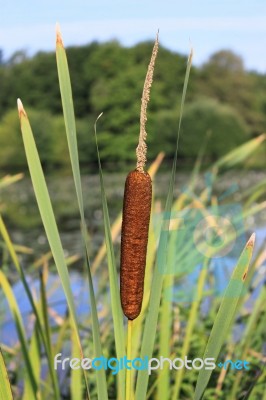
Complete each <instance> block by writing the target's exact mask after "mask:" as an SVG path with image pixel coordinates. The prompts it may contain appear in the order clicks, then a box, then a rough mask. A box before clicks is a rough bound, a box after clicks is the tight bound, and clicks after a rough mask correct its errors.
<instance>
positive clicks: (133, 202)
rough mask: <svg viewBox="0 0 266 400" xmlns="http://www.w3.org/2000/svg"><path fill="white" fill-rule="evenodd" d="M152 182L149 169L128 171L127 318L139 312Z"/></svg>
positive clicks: (123, 291)
mask: <svg viewBox="0 0 266 400" xmlns="http://www.w3.org/2000/svg"><path fill="white" fill-rule="evenodd" d="M151 200H152V184H151V178H150V175H149V174H148V173H147V172H139V171H137V170H135V171H132V172H130V173H129V174H128V176H127V179H126V183H125V193H124V205H123V219H122V232H121V271H120V295H121V303H122V308H123V312H124V314H125V315H126V317H127V318H128V319H131V320H133V319H135V318H137V316H138V315H139V314H140V311H141V305H142V298H143V287H144V274H145V265H146V253H147V244H148V233H149V223H150V213H151Z"/></svg>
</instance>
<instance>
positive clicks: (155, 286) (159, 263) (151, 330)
mask: <svg viewBox="0 0 266 400" xmlns="http://www.w3.org/2000/svg"><path fill="white" fill-rule="evenodd" d="M192 55H193V53H192V51H191V53H190V56H189V59H188V64H187V69H186V75H185V80H184V87H183V93H182V99H181V109H180V119H179V125H178V131H177V143H176V150H175V157H174V161H173V167H172V173H171V179H170V185H169V190H168V195H167V200H166V206H165V212H164V218H163V219H164V221H163V222H162V228H163V229H161V234H160V239H159V246H158V252H157V260H156V266H155V271H154V276H153V280H152V288H151V294H150V301H149V307H148V312H147V316H146V321H145V326H144V333H143V340H142V346H141V358H143V357H145V356H148V358H149V359H150V358H151V357H152V352H153V348H154V343H155V336H156V326H157V321H158V314H159V308H160V300H161V293H162V286H163V280H164V275H163V273H162V271H161V269H163V268H164V266H165V265H166V260H167V245H168V233H169V223H170V218H169V217H170V216H171V205H172V201H173V191H174V183H175V174H176V165H177V153H178V145H179V136H180V130H181V121H182V115H183V109H184V103H185V97H186V92H187V86H188V79H189V73H190V69H191V64H192ZM148 380H149V376H148V373H147V371H146V370H143V371H139V372H138V378H137V386H136V398H137V399H138V400H144V399H145V397H146V393H147V388H148Z"/></svg>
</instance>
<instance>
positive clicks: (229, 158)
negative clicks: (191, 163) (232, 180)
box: [213, 133, 266, 169]
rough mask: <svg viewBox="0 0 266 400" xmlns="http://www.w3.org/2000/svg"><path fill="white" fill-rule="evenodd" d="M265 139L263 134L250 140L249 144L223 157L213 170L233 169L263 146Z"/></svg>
mask: <svg viewBox="0 0 266 400" xmlns="http://www.w3.org/2000/svg"><path fill="white" fill-rule="evenodd" d="M265 139H266V134H265V133H263V134H262V135H260V136H258V137H256V138H255V139H251V140H249V141H248V142H247V143H244V144H242V145H241V146H239V147H237V148H236V149H234V150H232V151H230V152H229V153H228V154H226V155H225V156H223V157H221V158H220V159H219V160H218V161H217V162H216V163H215V164H213V168H214V169H216V168H221V167H233V166H235V165H237V164H239V163H241V162H243V161H244V160H246V159H247V158H248V157H249V156H250V154H252V153H253V152H254V151H255V150H256V149H257V148H258V147H259V146H260V145H261V143H262V142H263V141H264V140H265Z"/></svg>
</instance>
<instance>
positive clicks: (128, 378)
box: [126, 319, 133, 400]
mask: <svg viewBox="0 0 266 400" xmlns="http://www.w3.org/2000/svg"><path fill="white" fill-rule="evenodd" d="M132 328H133V321H132V320H130V319H129V320H128V323H127V360H131V357H132ZM131 375H132V369H127V371H126V400H133V399H132V397H131Z"/></svg>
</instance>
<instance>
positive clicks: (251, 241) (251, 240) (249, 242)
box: [246, 232, 256, 247]
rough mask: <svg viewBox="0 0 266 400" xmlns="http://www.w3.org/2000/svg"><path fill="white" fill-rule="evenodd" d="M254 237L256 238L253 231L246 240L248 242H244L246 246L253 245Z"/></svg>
mask: <svg viewBox="0 0 266 400" xmlns="http://www.w3.org/2000/svg"><path fill="white" fill-rule="evenodd" d="M255 239H256V234H255V232H254V233H252V235H251V236H250V238H249V240H248V242H247V244H246V247H254V243H255Z"/></svg>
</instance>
